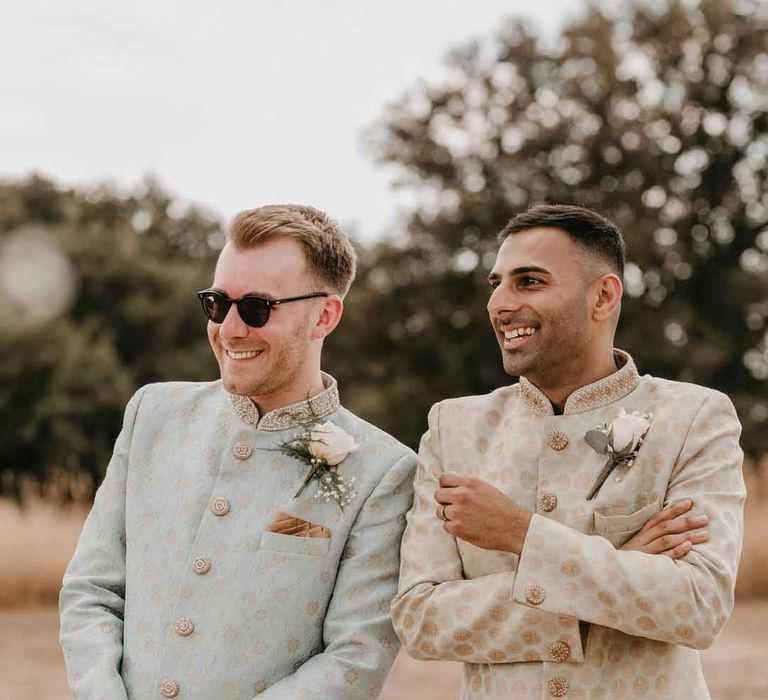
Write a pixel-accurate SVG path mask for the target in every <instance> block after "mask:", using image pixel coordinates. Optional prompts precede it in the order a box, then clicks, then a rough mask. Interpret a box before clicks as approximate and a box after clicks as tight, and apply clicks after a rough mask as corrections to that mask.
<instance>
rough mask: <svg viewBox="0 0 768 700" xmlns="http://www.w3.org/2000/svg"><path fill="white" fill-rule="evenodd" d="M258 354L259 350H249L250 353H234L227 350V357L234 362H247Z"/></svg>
mask: <svg viewBox="0 0 768 700" xmlns="http://www.w3.org/2000/svg"><path fill="white" fill-rule="evenodd" d="M258 354H259V353H258V351H257V350H249V351H248V352H232V351H231V350H227V355H229V356H230V357H231V358H232V359H233V360H247V359H248V358H250V357H256V355H258Z"/></svg>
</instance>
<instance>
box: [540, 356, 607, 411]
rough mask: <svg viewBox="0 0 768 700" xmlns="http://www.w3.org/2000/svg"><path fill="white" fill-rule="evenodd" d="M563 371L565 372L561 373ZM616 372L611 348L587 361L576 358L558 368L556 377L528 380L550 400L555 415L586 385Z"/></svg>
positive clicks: (590, 357)
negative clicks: (575, 392) (574, 393)
mask: <svg viewBox="0 0 768 700" xmlns="http://www.w3.org/2000/svg"><path fill="white" fill-rule="evenodd" d="M563 370H565V371H563ZM615 371H616V360H615V358H614V356H613V348H612V347H609V348H606V349H605V350H603V351H602V352H600V353H598V354H595V355H590V356H589V358H588V360H587V361H584V360H582V359H581V358H578V359H577V360H576V361H575V362H572V363H569V364H568V366H567V367H562V366H561V367H559V368H558V375H559V376H557V377H551V378H549V377H546V376H544V377H541V378H539V377H537V378H536V379H533V378H528V379H529V381H531V382H532V383H533V384H535V385H536V387H537V388H538V389H539V390H540V391H541V392H542V393H543V394H544V395H545V396H546V397H547V398H548V399H549V400H550V402H551V403H552V407H553V408H554V410H555V413H556V414H558V415H559V414H562V412H563V411H564V409H565V403H566V401H567V400H568V397H569V396H570V395H571V394H572V393H573V392H574V391H577V390H578V389H581V387H583V386H587V385H588V384H594V383H595V382H598V381H600V380H601V379H605V377H609V376H610V375H612V374H613V373H614V372H615Z"/></svg>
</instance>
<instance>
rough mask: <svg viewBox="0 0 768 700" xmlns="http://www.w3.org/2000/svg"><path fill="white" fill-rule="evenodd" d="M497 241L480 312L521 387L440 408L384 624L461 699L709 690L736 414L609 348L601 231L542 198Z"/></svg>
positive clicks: (728, 589) (610, 254) (735, 457)
mask: <svg viewBox="0 0 768 700" xmlns="http://www.w3.org/2000/svg"><path fill="white" fill-rule="evenodd" d="M502 239H503V242H502V244H501V248H500V250H499V252H498V256H497V258H496V263H495V265H494V267H493V270H492V271H491V273H490V275H489V282H490V285H491V296H490V299H489V301H488V312H489V316H490V320H491V323H492V325H493V328H494V331H495V332H496V336H497V340H498V343H499V345H500V348H501V353H502V360H503V363H504V368H505V370H506V371H507V372H508V373H509V374H511V375H514V376H518V377H520V380H519V383H517V384H515V385H513V386H509V387H503V388H501V389H497V390H496V391H494V392H492V393H490V394H488V395H486V396H473V397H466V398H461V399H452V400H448V401H443V402H441V403H439V404H436V405H435V406H434V407H433V408H432V410H431V412H430V414H429V430H428V432H427V433H426V434H425V436H424V438H423V440H422V443H421V447H420V454H419V456H420V465H419V468H418V471H417V477H416V482H415V491H416V496H415V501H414V506H413V509H412V510H411V512H410V513H409V516H408V526H407V528H406V533H405V536H404V539H403V548H402V565H401V575H400V587H399V592H398V595H397V597H396V598H395V600H394V602H393V620H394V623H395V629H396V630H397V632H398V634H399V636H400V637H401V639H402V641H403V643H404V645H405V647H406V648H407V650H408V652H409V653H410V654H411V655H412V656H415V657H416V658H420V659H451V660H455V661H463V662H465V664H466V666H465V668H466V673H465V683H464V689H463V694H462V698H463V699H465V700H470V699H472V700H474V699H479V698H488V699H490V698H494V699H496V698H525V699H526V700H530V699H532V698H551V697H566V696H567V697H578V698H584V699H586V698H605V699H606V700H607V699H609V698H610V699H613V698H622V697H652V698H656V699H659V698H669V699H670V700H685V699H686V698H690V699H691V700H694V699H695V700H700V699H701V698H707V697H709V694H708V691H707V688H706V683H705V681H704V678H703V675H702V672H701V664H700V662H699V657H698V653H697V651H696V650H697V649H702V648H705V647H707V646H709V645H710V644H711V643H712V641H713V640H714V638H715V636H716V635H717V633H718V631H719V630H720V628H721V627H722V625H723V624H724V623H725V621H726V620H727V618H728V616H729V614H730V612H731V609H732V605H733V590H734V582H735V577H736V570H737V565H738V559H739V552H740V548H741V538H742V509H743V502H744V495H745V492H744V483H743V479H742V473H741V465H742V452H741V450H740V448H739V444H738V438H739V434H740V425H739V422H738V420H737V418H736V414H735V411H734V409H733V406H732V404H731V402H730V401H729V400H728V398H727V397H726V396H724V395H723V394H721V393H719V392H716V391H713V390H711V389H706V388H704V387H700V386H696V385H694V384H686V383H681V382H673V381H667V380H663V379H658V378H654V377H651V376H649V375H645V376H640V375H639V374H638V372H637V369H636V368H635V364H634V362H633V361H632V358H631V357H630V356H629V355H628V354H626V353H625V352H622V351H620V350H615V349H614V348H613V338H614V333H615V329H616V325H617V323H618V318H619V312H620V306H621V295H622V281H621V273H622V270H623V264H624V255H623V250H624V244H623V241H622V238H621V234H620V233H619V231H618V229H617V228H616V227H615V226H614V225H613V224H612V223H611V222H609V221H607V220H606V219H604V218H603V217H601V216H600V215H598V214H596V213H595V212H591V211H589V210H586V209H583V208H580V207H569V206H559V205H547V206H540V207H535V208H533V209H531V210H530V211H528V212H526V213H524V214H522V215H520V216H518V217H516V218H514V219H512V220H511V221H510V222H509V224H508V225H507V226H506V227H505V229H504V231H503V232H502ZM705 526H706V527H708V531H707V530H704V529H703V528H704V527H705ZM710 535H711V536H710Z"/></svg>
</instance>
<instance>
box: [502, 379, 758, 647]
mask: <svg viewBox="0 0 768 700" xmlns="http://www.w3.org/2000/svg"><path fill="white" fill-rule="evenodd" d="M740 430H741V429H740V425H739V422H738V419H737V418H736V413H735V411H734V409H733V406H732V405H731V403H730V401H729V400H728V399H727V397H725V396H724V395H722V394H713V395H711V396H710V397H708V398H707V399H706V401H705V402H704V403H703V404H702V406H701V408H700V409H699V412H698V414H697V415H696V417H695V419H694V421H693V423H692V425H691V428H690V431H689V434H688V437H687V438H686V441H685V443H684V445H683V449H682V451H681V453H680V456H679V458H678V461H677V465H676V467H675V469H674V471H673V474H672V477H671V480H670V483H669V488H668V490H667V494H666V498H665V503H667V504H668V503H671V502H677V501H682V500H685V499H691V500H693V502H694V504H695V509H696V510H697V511H699V512H704V513H706V514H707V515H708V516H709V526H708V527H709V531H710V537H709V539H708V541H706V542H703V543H701V544H697V545H696V547H695V549H692V550H691V551H689V552H688V554H686V555H685V556H684V557H683V558H682V559H678V560H673V559H672V558H670V557H666V556H658V555H652V554H645V553H642V552H634V551H622V550H616V549H615V548H614V547H613V545H612V544H611V543H610V542H609V541H608V540H606V539H604V538H602V537H598V536H590V535H585V534H584V533H581V532H578V531H576V530H573V529H572V528H569V527H567V526H565V525H562V524H561V523H557V522H555V521H553V520H549V519H547V518H543V517H541V516H539V515H534V516H533V519H532V520H531V523H530V527H529V530H528V534H527V537H526V539H525V543H524V545H523V549H522V554H521V556H520V561H519V564H518V570H517V579H516V581H515V585H514V588H513V593H512V598H513V599H514V600H516V601H518V602H520V603H521V604H524V605H527V606H529V607H531V608H535V609H538V610H542V611H546V612H550V613H555V614H563V615H574V616H577V617H578V618H579V619H582V620H585V621H587V622H591V623H595V624H598V625H603V626H605V627H610V628H613V629H617V630H620V631H621V632H625V633H626V634H631V635H636V636H641V637H646V638H649V639H656V640H659V641H663V642H669V643H673V644H681V645H684V646H689V647H693V648H696V649H703V648H706V647H708V646H709V645H710V644H711V643H712V642H713V640H714V638H715V636H716V635H717V633H718V631H719V630H720V628H721V627H722V626H723V624H724V623H725V621H726V620H727V619H728V617H729V615H730V613H731V610H732V607H733V590H734V584H735V579H736V570H737V567H738V561H739V553H740V550H741V539H742V526H743V513H742V509H743V503H744V498H745V490H744V482H743V478H742V470H741V468H742V452H741V450H740V448H739V444H738V439H739V434H740ZM564 571H567V572H568V574H567V575H564V574H563V572H564Z"/></svg>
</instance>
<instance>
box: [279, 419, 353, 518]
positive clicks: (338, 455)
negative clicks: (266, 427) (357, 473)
mask: <svg viewBox="0 0 768 700" xmlns="http://www.w3.org/2000/svg"><path fill="white" fill-rule="evenodd" d="M356 447H357V445H355V441H354V439H353V438H352V436H351V435H349V434H348V433H347V432H346V431H345V430H343V429H342V428H339V427H338V426H337V425H334V424H333V423H329V422H326V423H323V424H322V425H315V426H314V427H313V428H310V429H309V430H304V431H302V432H300V433H298V434H297V435H295V436H294V437H293V438H291V439H290V440H288V441H287V442H284V443H283V444H282V445H280V446H279V447H278V449H279V451H280V452H282V453H283V454H286V455H288V456H289V457H293V458H295V459H298V460H300V461H302V462H304V463H305V464H307V465H308V466H309V471H308V472H307V474H306V476H305V477H304V480H303V481H302V482H301V486H299V489H298V491H296V494H295V495H294V498H298V497H299V496H301V494H302V493H304V489H306V488H307V486H308V485H309V483H310V482H311V481H312V479H317V482H318V490H317V492H316V493H315V498H322V499H324V500H325V502H326V503H328V502H330V501H331V500H333V501H336V503H338V504H339V508H341V509H342V510H344V506H346V505H348V504H350V503H351V502H352V500H353V499H354V498H355V496H356V495H357V494H356V492H355V489H354V487H353V484H354V482H355V478H354V477H352V478H351V479H345V478H344V477H343V476H342V475H341V474H339V472H338V465H339V464H340V463H341V462H342V461H343V460H344V459H345V458H346V457H347V455H349V453H350V452H352V451H354V450H355V448H356Z"/></svg>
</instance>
